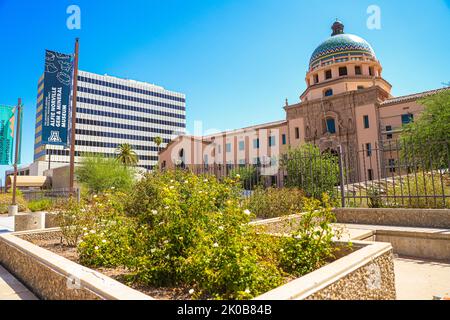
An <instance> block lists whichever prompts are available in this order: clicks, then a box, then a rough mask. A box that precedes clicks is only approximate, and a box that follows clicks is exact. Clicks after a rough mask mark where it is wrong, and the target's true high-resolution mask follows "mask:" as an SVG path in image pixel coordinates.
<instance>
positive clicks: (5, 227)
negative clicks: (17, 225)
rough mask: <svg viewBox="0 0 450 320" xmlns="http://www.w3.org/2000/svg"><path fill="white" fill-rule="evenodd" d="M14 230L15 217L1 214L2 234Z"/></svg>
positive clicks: (0, 226)
mask: <svg viewBox="0 0 450 320" xmlns="http://www.w3.org/2000/svg"><path fill="white" fill-rule="evenodd" d="M11 231H14V217H8V215H4V214H0V234H1V233H6V232H11Z"/></svg>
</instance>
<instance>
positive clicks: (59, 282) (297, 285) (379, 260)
mask: <svg viewBox="0 0 450 320" xmlns="http://www.w3.org/2000/svg"><path fill="white" fill-rule="evenodd" d="M58 231H59V230H58V229H49V230H45V231H44V230H40V231H31V232H30V231H29V232H18V233H13V234H5V235H0V263H1V264H2V265H3V266H5V267H6V268H7V269H8V270H9V271H10V272H12V273H13V274H14V275H15V276H16V277H17V278H19V279H20V280H21V281H22V282H23V283H24V284H26V285H27V286H28V287H29V288H30V289H31V290H32V291H33V292H34V293H35V294H36V295H37V296H38V297H40V298H42V299H49V300H97V299H105V300H115V299H117V300H141V299H152V298H151V297H150V296H147V295H145V294H143V293H140V292H138V291H136V290H134V289H131V288H129V287H127V286H125V285H123V284H121V283H119V282H117V281H115V280H113V279H111V278H109V277H107V276H105V275H103V274H101V273H99V272H96V271H94V270H92V269H89V268H86V267H83V266H81V265H79V264H77V263H74V262H72V261H70V260H68V259H65V258H63V257H61V256H59V255H57V254H55V253H53V252H50V251H48V250H46V249H43V248H40V247H38V246H36V245H34V244H32V243H30V242H28V241H26V240H24V239H21V238H19V236H20V237H24V238H27V237H44V238H45V237H54V236H55V232H58ZM52 233H53V234H52ZM337 244H338V245H339V244H340V243H337ZM353 247H354V248H355V249H356V250H354V251H353V252H351V253H349V254H347V255H345V256H344V257H342V258H340V259H338V260H336V261H334V262H332V263H330V264H328V265H327V266H325V267H323V268H321V269H319V270H316V271H314V272H311V273H310V274H308V275H306V276H303V277H301V278H298V279H296V280H293V281H291V282H289V283H287V284H286V285H283V286H281V287H279V288H276V289H274V290H272V291H270V292H268V293H266V294H263V295H261V296H259V297H257V298H256V299H258V300H261V299H395V297H396V293H395V283H394V265H393V254H392V246H391V245H390V244H389V243H373V242H366V241H356V242H354V243H353Z"/></svg>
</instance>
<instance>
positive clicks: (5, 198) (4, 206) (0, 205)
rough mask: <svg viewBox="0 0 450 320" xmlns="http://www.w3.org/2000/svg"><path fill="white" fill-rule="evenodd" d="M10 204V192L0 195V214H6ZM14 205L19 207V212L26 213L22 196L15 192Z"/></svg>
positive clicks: (25, 203) (25, 205)
mask: <svg viewBox="0 0 450 320" xmlns="http://www.w3.org/2000/svg"><path fill="white" fill-rule="evenodd" d="M11 203H12V192H8V193H1V194H0V214H4V213H8V207H9V206H10V205H11ZM16 203H17V205H18V206H19V211H27V209H28V208H27V202H26V201H25V199H24V198H23V196H22V192H20V190H17V194H16Z"/></svg>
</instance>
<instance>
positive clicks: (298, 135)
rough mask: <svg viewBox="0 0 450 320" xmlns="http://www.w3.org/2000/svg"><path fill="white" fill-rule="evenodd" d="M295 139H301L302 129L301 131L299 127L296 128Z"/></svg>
mask: <svg viewBox="0 0 450 320" xmlns="http://www.w3.org/2000/svg"><path fill="white" fill-rule="evenodd" d="M295 139H300V129H299V127H295Z"/></svg>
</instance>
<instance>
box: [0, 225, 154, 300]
mask: <svg viewBox="0 0 450 320" xmlns="http://www.w3.org/2000/svg"><path fill="white" fill-rule="evenodd" d="M53 231H54V230H53ZM41 232H42V231H41ZM48 232H49V231H46V232H43V233H42V234H43V235H44V236H45V234H46V233H47V235H49V233H48ZM50 232H52V230H50ZM21 234H24V233H20V232H19V233H15V234H4V235H1V236H0V263H1V264H2V265H3V266H4V267H5V268H7V269H8V270H9V271H10V272H11V273H13V274H14V275H15V276H16V277H17V278H18V279H20V280H21V281H22V282H23V283H24V284H25V285H26V286H27V287H28V288H29V289H30V290H31V291H33V293H34V294H35V295H36V296H38V297H39V298H41V299H46V300H150V299H152V298H151V297H149V296H147V295H145V294H143V293H140V292H139V291H136V290H134V289H131V288H129V287H127V286H125V285H123V284H121V283H120V282H118V281H115V280H113V279H111V278H109V277H107V276H105V275H103V274H101V273H99V272H96V271H94V270H91V269H89V268H85V267H83V266H81V265H79V264H77V263H74V262H72V261H70V260H68V259H65V258H63V257H61V256H59V255H57V254H55V253H53V252H50V251H48V250H46V249H43V248H40V247H38V246H36V245H34V244H32V243H30V242H28V241H25V240H23V239H20V238H19V237H17V235H21ZM28 234H30V232H28Z"/></svg>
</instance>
